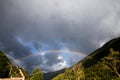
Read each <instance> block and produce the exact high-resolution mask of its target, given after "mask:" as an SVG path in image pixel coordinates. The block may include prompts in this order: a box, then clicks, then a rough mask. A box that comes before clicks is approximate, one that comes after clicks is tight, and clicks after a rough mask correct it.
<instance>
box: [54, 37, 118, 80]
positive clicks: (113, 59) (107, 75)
mask: <svg viewBox="0 0 120 80" xmlns="http://www.w3.org/2000/svg"><path fill="white" fill-rule="evenodd" d="M119 64H120V38H116V39H113V40H111V41H109V42H108V43H106V44H105V45H104V46H103V47H101V48H100V49H98V50H96V51H94V52H93V53H91V54H90V55H88V56H87V57H85V58H84V59H83V60H81V61H80V62H79V63H78V64H76V65H75V66H73V67H71V68H69V69H66V71H65V72H64V73H62V74H60V75H58V76H57V77H55V78H53V80H120V66H119ZM76 66H77V67H78V68H76ZM79 71H80V72H81V74H79V73H78V72H79ZM77 75H79V76H77Z"/></svg>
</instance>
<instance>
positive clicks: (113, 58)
mask: <svg viewBox="0 0 120 80" xmlns="http://www.w3.org/2000/svg"><path fill="white" fill-rule="evenodd" d="M102 60H103V63H104V65H105V66H107V67H108V68H109V69H110V70H112V71H113V72H114V73H115V74H116V76H117V77H119V78H120V73H119V69H120V67H119V64H120V53H119V52H118V51H114V50H113V49H112V48H111V49H110V54H109V55H108V56H107V57H104V58H103V59H102Z"/></svg>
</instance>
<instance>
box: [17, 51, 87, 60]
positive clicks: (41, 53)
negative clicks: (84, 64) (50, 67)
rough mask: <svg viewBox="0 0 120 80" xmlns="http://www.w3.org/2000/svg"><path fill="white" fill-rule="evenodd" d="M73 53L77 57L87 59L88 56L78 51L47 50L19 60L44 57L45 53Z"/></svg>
mask: <svg viewBox="0 0 120 80" xmlns="http://www.w3.org/2000/svg"><path fill="white" fill-rule="evenodd" d="M57 52H59V53H62V52H64V53H71V54H76V55H79V56H82V57H85V56H87V55H86V54H84V53H80V52H76V51H71V50H47V51H41V52H38V53H35V54H30V55H27V56H25V57H22V58H19V59H17V60H23V59H26V58H29V57H32V56H37V55H44V54H45V53H57Z"/></svg>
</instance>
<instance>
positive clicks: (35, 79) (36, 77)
mask: <svg viewBox="0 0 120 80" xmlns="http://www.w3.org/2000/svg"><path fill="white" fill-rule="evenodd" d="M30 80H43V73H42V71H40V69H38V68H35V69H34V70H33V75H32V77H31V78H30Z"/></svg>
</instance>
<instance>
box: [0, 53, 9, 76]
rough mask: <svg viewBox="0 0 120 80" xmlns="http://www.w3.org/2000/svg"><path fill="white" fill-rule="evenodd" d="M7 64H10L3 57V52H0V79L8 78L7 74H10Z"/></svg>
mask: <svg viewBox="0 0 120 80" xmlns="http://www.w3.org/2000/svg"><path fill="white" fill-rule="evenodd" d="M9 64H10V61H9V59H8V58H7V57H6V56H5V55H4V53H3V52H1V51H0V77H1V78H7V77H9V72H10V66H9Z"/></svg>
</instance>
